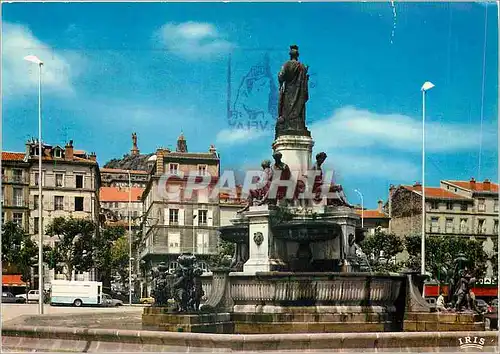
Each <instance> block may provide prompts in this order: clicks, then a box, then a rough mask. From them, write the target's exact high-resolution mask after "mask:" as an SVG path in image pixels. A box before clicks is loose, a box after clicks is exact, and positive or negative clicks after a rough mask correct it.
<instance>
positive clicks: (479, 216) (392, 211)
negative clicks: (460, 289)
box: [389, 178, 498, 278]
mask: <svg viewBox="0 0 500 354" xmlns="http://www.w3.org/2000/svg"><path fill="white" fill-rule="evenodd" d="M425 200H426V202H425V206H426V210H425V212H426V214H425V215H426V219H425V220H426V223H425V227H426V228H425V230H426V231H425V232H426V235H428V236H446V235H449V236H461V237H474V238H476V239H481V240H483V241H484V243H483V245H484V250H485V252H486V253H487V254H488V255H493V246H494V242H497V240H498V184H496V183H492V182H490V181H489V180H485V181H484V182H477V181H476V180H475V179H474V178H472V179H471V180H470V181H451V180H443V181H441V182H440V185H439V187H426V188H425ZM389 216H390V226H389V230H390V232H393V233H395V234H396V235H398V236H400V237H405V236H408V235H418V234H420V233H421V227H422V224H421V222H422V186H421V185H420V184H418V183H417V184H414V185H413V186H404V185H403V186H399V187H394V186H391V188H390V190H389ZM492 275H493V269H492V267H491V264H489V265H488V270H487V274H486V278H491V277H492Z"/></svg>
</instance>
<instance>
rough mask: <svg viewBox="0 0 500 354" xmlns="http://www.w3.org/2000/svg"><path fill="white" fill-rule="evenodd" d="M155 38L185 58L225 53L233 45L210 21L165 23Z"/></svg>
mask: <svg viewBox="0 0 500 354" xmlns="http://www.w3.org/2000/svg"><path fill="white" fill-rule="evenodd" d="M156 38H157V40H159V41H160V42H161V43H162V44H163V45H164V46H165V47H166V48H167V49H168V50H169V51H170V52H172V53H174V54H176V55H179V56H181V57H184V58H187V59H197V58H201V57H209V56H213V55H219V54H225V53H227V52H228V51H229V50H231V49H232V48H233V47H234V45H233V44H232V43H231V42H229V41H227V40H226V39H224V38H223V36H222V35H221V34H220V33H219V32H218V31H217V28H216V27H215V26H214V25H212V24H210V23H200V22H192V21H189V22H184V23H180V24H175V23H167V24H165V25H163V26H162V27H161V28H160V30H159V31H158V33H156Z"/></svg>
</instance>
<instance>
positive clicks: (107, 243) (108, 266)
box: [94, 226, 125, 287]
mask: <svg viewBox="0 0 500 354" xmlns="http://www.w3.org/2000/svg"><path fill="white" fill-rule="evenodd" d="M124 235H125V228H124V227H123V226H108V227H106V228H104V229H102V230H101V232H100V233H99V235H98V236H97V237H96V240H95V256H94V265H95V267H96V270H97V272H98V274H99V279H100V281H102V282H103V285H104V286H107V287H109V286H111V277H112V275H113V274H114V273H115V270H116V268H114V267H113V265H114V264H115V262H114V261H113V255H112V248H113V244H114V243H115V242H116V241H117V240H118V239H120V238H121V237H123V236H124Z"/></svg>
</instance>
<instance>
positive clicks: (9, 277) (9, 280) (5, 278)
mask: <svg viewBox="0 0 500 354" xmlns="http://www.w3.org/2000/svg"><path fill="white" fill-rule="evenodd" d="M2 285H3V286H26V283H25V282H23V281H22V280H21V274H4V275H2Z"/></svg>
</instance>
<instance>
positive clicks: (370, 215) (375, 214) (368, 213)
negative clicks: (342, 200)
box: [356, 209, 389, 219]
mask: <svg viewBox="0 0 500 354" xmlns="http://www.w3.org/2000/svg"><path fill="white" fill-rule="evenodd" d="M356 214H358V215H359V216H361V209H357V210H356ZM363 218H365V219H389V215H387V214H386V213H382V212H380V211H378V210H377V209H374V210H363Z"/></svg>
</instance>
